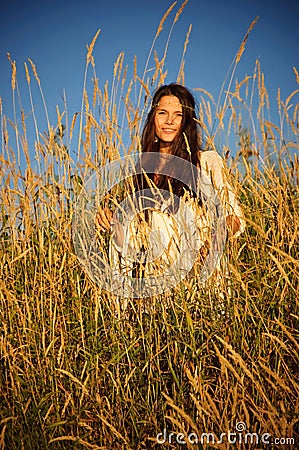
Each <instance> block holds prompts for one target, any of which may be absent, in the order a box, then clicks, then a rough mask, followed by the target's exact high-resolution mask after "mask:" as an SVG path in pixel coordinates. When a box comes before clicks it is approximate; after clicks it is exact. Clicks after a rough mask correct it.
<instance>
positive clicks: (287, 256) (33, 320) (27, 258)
mask: <svg viewBox="0 0 299 450" xmlns="http://www.w3.org/2000/svg"><path fill="white" fill-rule="evenodd" d="M171 9H173V7H171V8H170V9H169V11H167V14H166V17H164V18H163V19H162V21H161V26H160V27H159V30H158V33H160V32H161V31H162V28H163V23H164V22H163V21H165V20H166V19H167V17H168V14H170V12H171ZM181 12H182V11H181V10H180V9H179V10H178V13H177V15H178V14H180V13H181ZM175 20H177V16H175ZM188 39H189V36H188V37H187V40H188ZM94 43H95V41H93V42H92V44H91V45H90V47H88V54H87V70H86V78H85V84H84V89H83V97H82V111H81V114H80V115H79V117H78V116H77V115H76V116H75V117H74V118H72V120H71V125H69V124H68V122H67V120H66V118H67V114H66V111H64V112H59V111H57V124H56V125H55V126H51V125H50V123H49V122H48V130H47V134H46V135H45V134H43V133H42V131H41V130H39V128H38V124H37V119H36V117H35V115H34V114H33V115H32V116H31V117H32V120H33V129H35V130H36V138H35V162H31V161H32V151H33V149H32V148H31V149H30V150H29V148H30V147H29V145H28V139H27V134H26V121H25V119H23V121H22V122H21V127H19V126H18V125H17V121H11V122H10V121H9V120H8V118H7V117H6V116H5V114H4V112H3V111H2V110H1V123H2V153H1V155H0V175H1V187H0V189H1V230H0V252H1V258H0V273H1V281H0V283H1V284H0V320H1V341H0V355H1V360H0V361H1V384H0V386H1V387H0V389H1V400H0V402H1V408H0V423H1V431H0V448H1V449H9V450H15V449H24V450H29V449H36V450H40V449H55V450H56V449H68V448H76V449H85V448H86V449H94V450H95V449H108V450H116V449H148V448H178V444H175V441H172V444H169V445H166V444H164V445H162V444H161V445H159V444H158V443H157V441H156V435H157V434H158V433H160V432H162V431H163V429H164V428H166V429H167V432H168V433H171V432H175V433H179V432H182V433H185V434H188V433H191V432H193V433H197V435H198V436H200V435H201V433H214V434H215V436H216V437H217V439H218V438H219V437H220V434H221V433H222V432H228V430H231V432H233V431H235V426H236V423H237V422H240V421H242V422H245V423H246V426H247V431H250V432H252V433H253V432H255V433H259V434H260V435H261V434H262V433H270V434H271V435H272V436H273V437H277V438H280V437H282V438H294V439H296V442H297V445H298V438H299V437H298V420H299V417H298V413H299V405H298V398H299V396H298V393H299V376H298V353H299V343H298V298H299V283H298V276H299V262H298V261H299V251H298V227H299V225H298V224H299V205H298V176H299V161H298V157H297V151H298V123H299V106H298V102H297V103H296V93H294V95H293V96H292V97H291V96H290V97H289V98H288V99H286V101H283V100H282V99H280V100H279V104H278V113H279V114H280V119H281V120H280V124H279V125H276V124H273V123H270V122H268V121H267V120H266V119H265V117H266V115H267V109H268V105H267V92H266V87H265V86H264V82H263V74H262V72H261V69H260V67H259V65H258V64H257V66H256V71H255V72H254V73H253V75H252V76H251V77H247V78H246V79H245V80H244V81H243V82H241V83H239V84H238V85H236V87H235V90H233V89H230V90H229V92H228V93H227V94H226V97H225V104H222V107H221V106H218V107H217V102H215V101H214V100H213V99H212V98H211V96H210V94H208V93H205V92H204V91H201V97H200V98H199V111H200V118H201V121H202V125H203V129H204V139H205V141H206V142H208V143H209V145H215V143H216V144H217V135H218V134H217V135H216V136H215V122H214V118H215V117H217V115H218V118H219V127H218V125H217V124H216V126H217V127H218V131H219V130H221V129H222V133H223V134H222V137H223V136H224V140H225V145H224V146H223V147H221V151H223V155H224V156H225V157H227V159H228V162H229V166H230V167H231V172H232V175H233V177H234V178H233V179H234V181H233V182H234V185H235V188H236V190H237V192H238V194H239V195H240V198H241V201H242V204H243V208H244V212H245V216H246V220H247V229H246V231H245V233H244V234H243V235H242V236H241V237H239V238H238V239H237V240H236V241H233V240H231V241H229V242H228V245H227V248H226V255H227V260H228V266H229V271H230V276H229V279H224V280H223V283H222V285H221V286H218V287H215V284H213V280H212V281H211V283H210V284H209V286H207V287H206V288H205V289H201V288H200V287H198V286H197V285H196V278H194V279H193V280H189V282H186V283H183V284H182V285H181V286H178V287H177V288H176V289H174V291H173V292H172V293H170V294H165V295H161V296H159V297H156V298H153V299H152V309H151V314H144V313H143V312H142V305H141V302H140V301H138V300H130V301H129V305H128V315H127V317H126V318H123V319H121V320H119V319H118V318H117V317H116V316H115V314H114V313H113V308H114V299H113V298H112V296H111V295H109V294H108V293H105V292H103V291H101V289H100V287H98V286H96V285H95V284H94V283H92V282H91V280H90V279H89V278H88V276H87V275H86V274H85V273H84V271H83V269H82V267H81V266H80V264H79V262H78V259H77V257H76V255H75V253H74V249H73V242H72V230H71V221H72V214H73V208H74V201H75V198H76V195H77V194H78V192H79V191H80V188H81V182H82V180H84V179H86V177H88V176H89V175H90V174H91V173H92V171H94V170H95V168H96V167H98V166H99V165H101V164H104V163H105V162H107V161H111V160H114V159H117V158H118V157H119V155H122V154H124V153H126V154H129V153H130V152H132V151H134V150H136V148H139V130H140V123H141V120H142V117H144V111H145V110H146V108H147V105H148V101H149V92H150V91H151V90H152V89H153V86H151V84H152V80H154V85H158V84H159V82H160V81H161V80H163V77H164V64H165V59H166V53H167V52H166V53H165V54H164V55H163V57H162V59H161V60H160V61H159V59H157V58H158V57H156V58H154V62H155V64H156V66H155V67H156V68H155V71H154V72H153V71H151V70H149V68H148V67H149V65H150V64H151V59H150V58H149V60H148V63H147V67H146V68H145V70H144V73H143V75H142V76H141V77H138V74H137V67H135V68H134V74H135V75H134V77H133V78H132V79H128V78H127V77H128V75H127V71H126V67H125V65H124V60H123V55H120V56H119V59H118V60H117V62H116V64H115V67H114V79H113V81H112V83H111V85H109V84H108V83H107V84H106V85H105V86H103V87H102V88H101V87H100V86H99V84H98V81H97V80H98V78H97V76H96V72H95V62H94V59H93V55H92V49H93V46H94ZM244 43H245V42H244ZM242 44H243V43H242ZM167 45H168V44H167ZM184 52H185V50H184ZM238 57H241V54H238ZM11 63H12V73H13V79H12V81H13V84H12V88H13V92H14V91H15V83H16V77H17V73H16V70H15V67H16V66H15V63H14V62H11ZM160 63H161V64H160ZM30 67H31V70H32V71H33V75H34V78H35V80H36V82H37V83H38V86H39V87H40V88H41V84H40V80H39V78H38V75H37V70H36V68H35V66H34V65H33V63H32V62H31V61H30ZM90 69H91V71H92V78H93V79H94V80H95V81H94V82H93V84H91V85H90V84H89V82H88V79H89V77H88V74H89V70H90ZM26 70H27V82H28V85H29V89H30V86H31V83H32V80H31V79H30V75H29V69H28V68H26ZM182 71H183V62H182V63H181V69H180V77H182V76H183V75H182ZM148 73H150V74H151V79H148V78H147V74H148ZM295 75H296V76H297V77H298V73H297V72H296V71H295ZM229 83H230V82H229ZM230 85H232V83H230ZM136 92H137V95H136ZM133 93H134V95H133ZM42 99H43V96H42ZM291 100H292V105H291V103H290V102H291ZM136 105H137V106H136ZM141 105H142V106H141ZM227 105H229V108H228V107H227ZM241 105H242V106H241ZM97 111H101V112H100V115H99V114H98V113H97ZM15 114H16V116H17V115H18V114H21V111H18V109H17V106H15ZM46 117H47V114H46ZM78 119H79V120H78ZM27 120H28V119H27ZM47 120H48V119H47ZM123 130H126V136H127V138H126V140H124V138H123ZM11 135H15V136H16V137H17V142H18V144H17V145H15V144H14V143H13V140H12V137H11ZM74 136H79V140H78V147H77V151H76V154H75V155H74V156H73V155H72V153H71V150H70V149H71V148H72V147H73V143H72V138H73V137H74ZM234 142H237V143H239V144H240V145H239V152H238V155H237V156H236V157H234V158H231V156H230V153H229V147H230V145H231V144H232V143H234ZM222 143H223V140H222ZM18 158H20V160H22V161H25V162H23V164H19V160H18ZM186 446H187V448H195V447H194V445H191V444H190V443H188V444H186ZM260 446H261V447H262V445H261V444H260ZM251 447H252V448H257V446H254V445H252V446H251V445H250V444H245V443H244V442H243V443H241V442H239V444H238V446H236V448H240V449H241V448H244V449H245V448H246V449H247V448H251ZM197 448H222V449H226V448H227V449H228V448H231V446H230V445H229V444H228V443H223V444H216V443H215V445H213V444H212V443H210V444H209V445H205V444H203V446H202V447H201V446H200V445H199V446H198V447H197ZM263 448H264V447H263ZM284 448H289V447H288V446H287V445H284ZM293 448H296V445H294V446H293Z"/></svg>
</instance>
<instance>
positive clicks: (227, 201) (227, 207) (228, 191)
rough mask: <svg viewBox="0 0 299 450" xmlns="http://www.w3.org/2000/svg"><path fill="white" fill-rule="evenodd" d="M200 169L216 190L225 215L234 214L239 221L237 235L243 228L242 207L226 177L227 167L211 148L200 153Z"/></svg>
mask: <svg viewBox="0 0 299 450" xmlns="http://www.w3.org/2000/svg"><path fill="white" fill-rule="evenodd" d="M200 165H201V169H202V170H203V172H204V173H205V174H206V176H207V177H208V178H209V180H210V181H211V183H212V185H213V187H214V188H215V189H216V190H217V192H218V195H219V199H220V202H221V205H222V207H223V210H224V214H225V216H226V217H228V216H236V217H237V218H238V219H239V221H240V228H239V230H238V231H237V233H236V234H235V236H236V237H237V236H239V235H240V234H241V233H242V232H243V231H244V229H245V220H244V215H243V211H242V208H241V206H240V203H239V201H238V199H237V197H236V194H235V192H234V190H233V188H232V186H231V185H230V183H229V181H228V179H227V169H226V167H225V164H224V161H223V159H222V158H221V156H220V155H219V154H218V153H217V152H216V151H213V150H210V151H204V152H202V153H201V162H200Z"/></svg>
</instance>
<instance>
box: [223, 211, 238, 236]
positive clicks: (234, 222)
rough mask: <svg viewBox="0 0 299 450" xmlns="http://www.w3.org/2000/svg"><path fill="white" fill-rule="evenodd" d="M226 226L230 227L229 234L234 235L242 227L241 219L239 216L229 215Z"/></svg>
mask: <svg viewBox="0 0 299 450" xmlns="http://www.w3.org/2000/svg"><path fill="white" fill-rule="evenodd" d="M226 226H227V228H228V234H229V235H230V236H234V235H235V234H236V233H238V231H239V230H240V228H241V222H240V219H239V218H238V217H237V216H227V218H226Z"/></svg>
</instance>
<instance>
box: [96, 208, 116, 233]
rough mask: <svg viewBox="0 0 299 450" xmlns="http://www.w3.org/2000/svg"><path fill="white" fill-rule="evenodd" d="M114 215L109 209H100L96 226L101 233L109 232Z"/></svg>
mask: <svg viewBox="0 0 299 450" xmlns="http://www.w3.org/2000/svg"><path fill="white" fill-rule="evenodd" d="M112 217H113V213H112V211H111V210H110V209H109V208H103V209H99V210H98V212H97V215H96V225H97V227H98V229H99V231H102V232H103V231H109V230H110V228H111V222H112Z"/></svg>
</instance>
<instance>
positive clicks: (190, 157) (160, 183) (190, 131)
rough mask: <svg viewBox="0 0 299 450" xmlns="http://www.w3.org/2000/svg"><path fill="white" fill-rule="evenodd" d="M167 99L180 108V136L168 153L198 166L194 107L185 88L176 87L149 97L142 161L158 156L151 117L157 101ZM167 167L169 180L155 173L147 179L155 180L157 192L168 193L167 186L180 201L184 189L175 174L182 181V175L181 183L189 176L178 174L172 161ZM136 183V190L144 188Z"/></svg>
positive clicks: (197, 142)
mask: <svg viewBox="0 0 299 450" xmlns="http://www.w3.org/2000/svg"><path fill="white" fill-rule="evenodd" d="M169 95H173V96H175V97H177V98H178V99H179V101H180V104H181V106H182V122H181V127H180V132H179V133H178V134H177V136H176V137H175V139H174V141H173V143H172V145H171V152H170V153H171V154H172V155H175V156H178V157H180V158H182V159H184V160H186V161H188V162H190V163H191V164H193V165H194V166H198V165H199V163H200V150H201V139H200V127H199V122H198V119H197V116H196V112H195V108H196V103H195V99H194V97H193V95H192V94H191V92H190V91H189V90H188V89H187V88H186V87H184V86H182V85H181V84H178V83H171V84H168V85H163V86H161V87H159V88H158V89H157V90H156V92H155V94H154V96H153V100H152V106H151V110H150V112H149V114H148V116H147V119H146V121H145V125H144V129H143V132H142V136H141V151H142V154H143V155H142V156H143V157H145V158H144V160H146V159H147V158H146V155H145V154H146V153H151V152H157V153H159V149H160V143H159V140H158V139H157V138H156V135H155V114H156V109H157V106H158V105H159V101H160V100H161V98H162V97H164V96H169ZM148 156H150V155H148ZM157 161H158V158H157ZM170 164H172V166H173V167H172V168H171V173H173V176H172V177H169V176H165V175H162V174H159V173H152V174H147V176H148V177H149V178H151V179H152V180H153V179H154V180H155V185H156V186H157V187H158V188H160V189H164V190H166V191H167V190H169V183H170V185H171V190H172V192H173V194H175V195H176V196H178V197H181V196H182V195H183V194H184V192H185V190H186V188H187V189H188V186H186V185H185V184H184V183H183V182H182V181H180V180H178V179H177V176H176V174H177V175H178V174H179V173H180V175H181V176H180V178H182V175H183V178H184V179H188V177H190V175H189V174H182V173H181V172H180V171H181V170H182V166H180V167H178V164H173V161H171V162H170ZM157 165H158V164H157ZM191 167H192V166H191V165H185V168H186V170H190V168H191ZM168 172H169V168H168ZM184 175H186V176H184ZM138 181H139V182H138V184H139V188H140V187H143V188H144V187H145V186H146V184H147V183H146V182H145V180H144V177H140V178H139V180H138Z"/></svg>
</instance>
